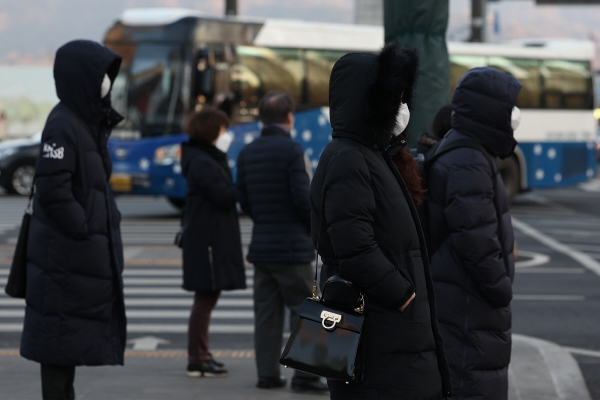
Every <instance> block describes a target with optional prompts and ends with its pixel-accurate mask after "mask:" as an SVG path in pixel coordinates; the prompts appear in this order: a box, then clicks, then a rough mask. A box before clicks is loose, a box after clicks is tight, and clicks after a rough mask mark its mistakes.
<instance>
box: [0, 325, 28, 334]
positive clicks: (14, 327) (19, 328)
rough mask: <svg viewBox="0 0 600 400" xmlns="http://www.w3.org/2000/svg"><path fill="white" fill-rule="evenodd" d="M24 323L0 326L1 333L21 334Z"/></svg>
mask: <svg viewBox="0 0 600 400" xmlns="http://www.w3.org/2000/svg"><path fill="white" fill-rule="evenodd" d="M22 330H23V323H20V324H0V332H21V331H22Z"/></svg>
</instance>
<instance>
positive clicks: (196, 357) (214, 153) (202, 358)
mask: <svg viewBox="0 0 600 400" xmlns="http://www.w3.org/2000/svg"><path fill="white" fill-rule="evenodd" d="M228 126H229V119H228V118H227V115H226V114H225V113H224V112H222V111H220V110H217V109H215V108H212V107H205V108H203V109H202V110H201V111H199V112H197V113H194V114H193V115H191V116H190V117H189V119H188V121H187V123H186V130H187V132H188V134H189V135H190V141H189V143H182V145H181V149H182V154H181V159H182V161H181V164H182V165H181V166H182V173H183V176H184V177H185V178H186V179H187V194H186V196H185V209H184V213H183V219H182V228H183V239H182V244H181V246H182V248H183V288H184V289H185V290H190V291H194V292H196V294H195V296H194V305H193V307H192V313H191V315H190V320H189V329H188V367H187V375H188V376H191V377H215V376H226V375H227V371H226V370H225V369H224V366H223V364H221V363H219V362H217V361H215V360H214V359H213V358H212V356H211V354H210V352H209V351H208V325H209V322H210V314H211V312H212V310H213V308H214V307H215V304H216V303H217V300H218V298H219V295H220V293H221V290H235V289H245V288H246V274H245V269H244V261H243V258H242V244H241V240H240V226H239V221H238V214H237V209H236V201H237V198H236V192H235V186H234V184H233V182H232V178H231V171H230V169H229V165H228V163H227V154H226V153H225V152H226V151H227V149H228V148H229V145H230V144H231V141H232V137H231V134H229V133H227V132H226V129H227V127H228Z"/></svg>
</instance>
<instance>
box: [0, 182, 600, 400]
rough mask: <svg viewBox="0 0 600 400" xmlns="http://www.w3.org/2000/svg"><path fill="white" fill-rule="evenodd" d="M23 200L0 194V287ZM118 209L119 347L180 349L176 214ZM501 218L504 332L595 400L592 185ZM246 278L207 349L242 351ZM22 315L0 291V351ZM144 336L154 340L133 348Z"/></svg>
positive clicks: (186, 301)
mask: <svg viewBox="0 0 600 400" xmlns="http://www.w3.org/2000/svg"><path fill="white" fill-rule="evenodd" d="M25 203H26V201H25V200H24V199H22V198H16V197H8V196H0V282H4V280H5V279H6V276H7V273H8V264H9V262H10V257H11V254H12V251H13V247H14V242H15V238H16V235H17V232H18V227H19V224H20V219H21V215H22V212H23V209H24V208H25ZM118 205H119V208H120V209H121V212H122V214H123V221H122V232H123V239H124V244H125V258H126V269H125V278H124V279H125V287H126V306H127V314H128V324H129V325H128V328H129V329H128V331H129V338H130V339H131V340H132V342H131V343H130V345H129V346H130V347H137V348H158V349H173V350H182V349H185V348H186V329H187V318H188V315H189V308H190V305H191V302H192V300H191V295H190V294H187V293H185V292H184V291H183V290H182V289H181V288H180V284H181V272H180V271H181V267H180V265H181V261H180V252H179V250H178V249H177V248H175V247H174V246H173V245H172V241H173V237H174V235H175V232H176V231H177V229H178V222H179V221H178V217H179V213H178V211H177V210H175V209H174V208H173V207H172V206H171V205H169V204H168V203H167V202H166V201H164V200H163V199H155V198H140V197H135V198H132V197H122V198H119V199H118ZM511 212H512V215H513V217H514V225H515V236H516V241H517V245H518V252H519V260H520V261H519V263H518V268H517V274H516V278H515V283H514V293H515V298H514V301H513V328H514V329H513V331H514V333H519V334H524V335H529V336H533V337H538V338H542V339H546V340H549V341H552V342H555V343H557V344H559V345H561V346H565V347H569V348H571V351H572V353H573V354H574V355H575V357H576V359H577V361H578V362H579V365H580V367H581V370H582V372H583V374H584V377H585V379H586V383H587V384H588V388H589V389H590V393H591V395H592V397H593V398H594V399H599V400H600V318H599V317H598V316H599V315H600V181H593V182H592V183H589V184H585V185H580V186H578V187H573V188H567V189H560V190H547V191H535V192H530V193H526V194H523V195H520V196H518V198H517V200H516V202H515V203H514V204H513V205H512V206H511ZM241 226H242V242H243V244H244V248H245V250H246V249H247V245H248V243H249V241H250V239H251V222H250V221H249V220H248V219H246V218H242V219H241ZM252 273H253V271H252V266H251V265H248V266H247V277H248V278H247V279H248V287H249V289H248V290H245V291H236V292H230V293H224V294H223V296H222V298H221V299H220V301H219V303H218V305H217V308H216V309H215V312H214V315H213V320H212V326H211V347H212V348H213V349H216V350H223V351H240V350H244V351H245V350H252V348H253V336H252V326H253V315H252V290H251V287H252ZM0 286H2V285H1V284H0ZM22 312H23V302H22V301H19V300H13V299H9V298H7V297H6V296H4V295H3V293H2V294H0V350H2V349H15V348H17V347H18V343H19V338H20V329H21V321H22ZM148 336H151V337H153V338H154V339H150V340H145V341H136V339H139V338H143V337H146V338H147V337H148ZM240 354H243V353H240Z"/></svg>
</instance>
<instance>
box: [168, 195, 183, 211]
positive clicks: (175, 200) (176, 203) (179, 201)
mask: <svg viewBox="0 0 600 400" xmlns="http://www.w3.org/2000/svg"><path fill="white" fill-rule="evenodd" d="M168 199H169V203H171V204H172V205H173V206H174V207H175V208H178V209H180V210H183V207H184V206H185V199H182V198H179V197H168Z"/></svg>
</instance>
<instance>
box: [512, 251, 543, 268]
mask: <svg viewBox="0 0 600 400" xmlns="http://www.w3.org/2000/svg"><path fill="white" fill-rule="evenodd" d="M518 254H519V256H525V257H527V258H531V260H525V261H517V262H515V268H531V267H537V266H538V265H544V264H547V263H548V262H549V261H550V256H549V255H547V254H542V253H534V252H532V251H523V250H519V251H518Z"/></svg>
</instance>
